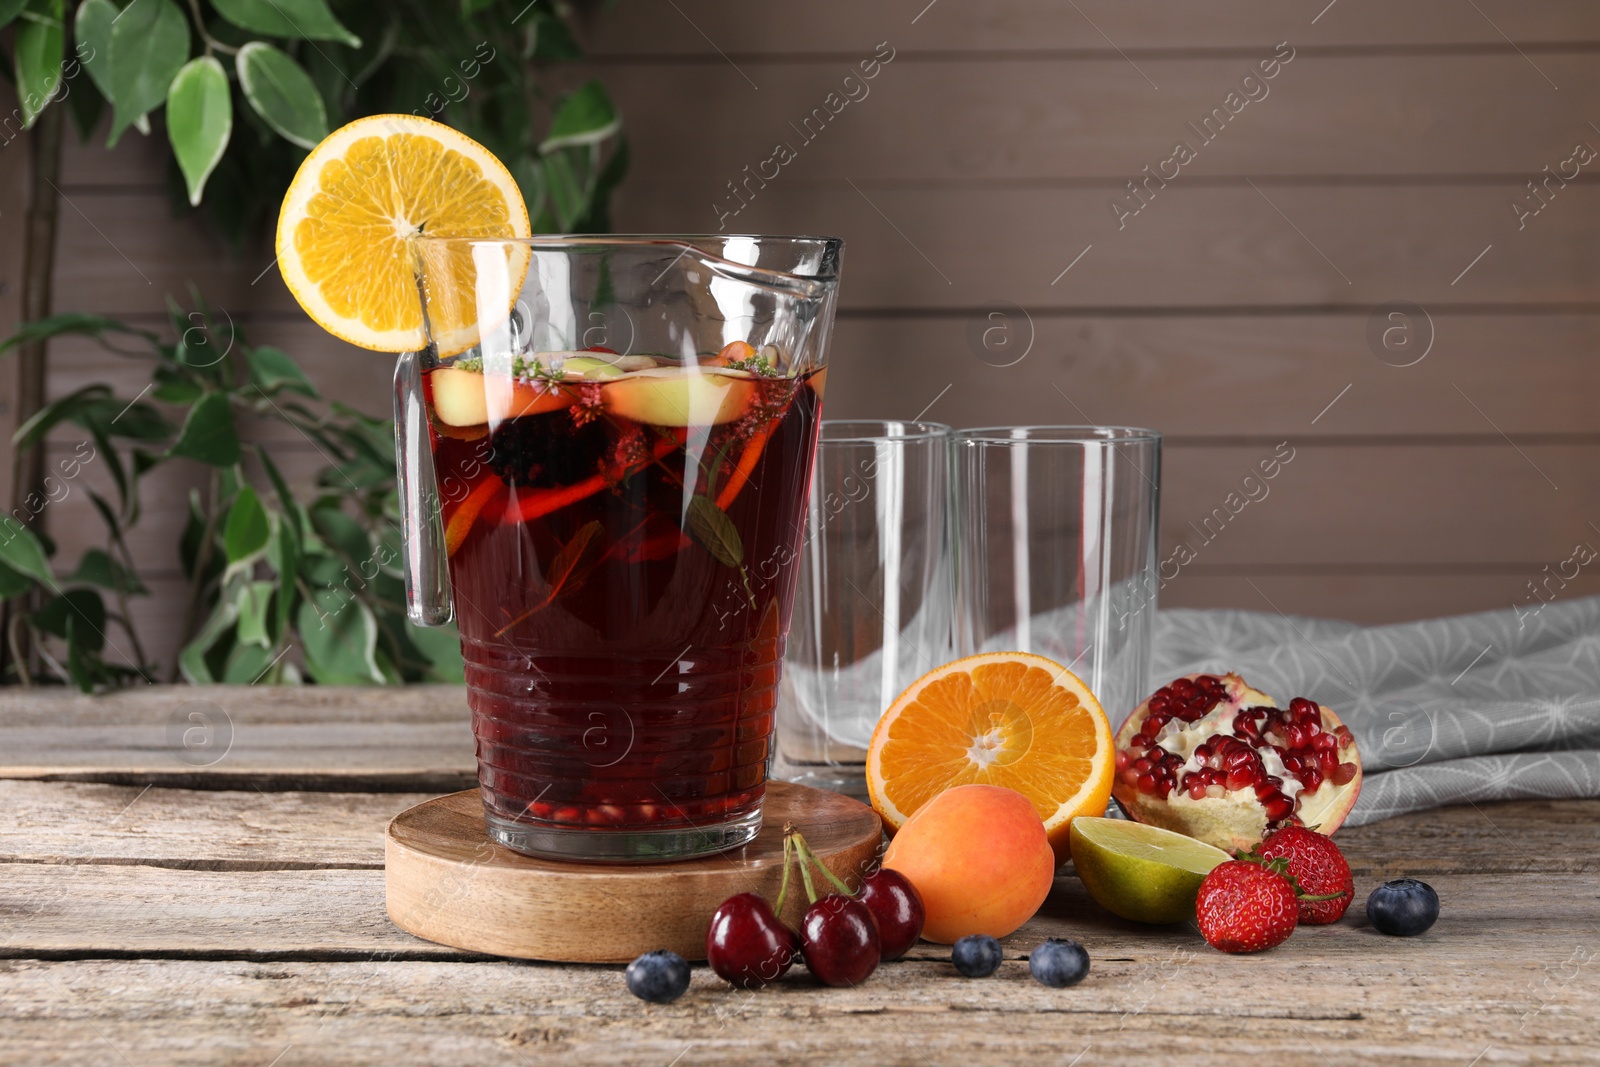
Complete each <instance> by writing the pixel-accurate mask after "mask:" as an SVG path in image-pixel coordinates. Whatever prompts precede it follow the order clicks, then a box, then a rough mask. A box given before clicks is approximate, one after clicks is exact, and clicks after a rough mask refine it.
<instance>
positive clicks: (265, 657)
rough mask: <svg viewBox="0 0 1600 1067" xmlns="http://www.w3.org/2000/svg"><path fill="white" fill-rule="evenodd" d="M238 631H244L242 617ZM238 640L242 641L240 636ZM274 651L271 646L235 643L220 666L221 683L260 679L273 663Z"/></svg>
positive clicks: (248, 682)
mask: <svg viewBox="0 0 1600 1067" xmlns="http://www.w3.org/2000/svg"><path fill="white" fill-rule="evenodd" d="M239 632H240V634H241V635H242V634H243V633H244V619H243V618H242V617H241V618H240V619H239ZM240 641H241V642H242V641H243V637H242V636H241V638H240ZM275 655H276V653H275V652H273V651H272V649H271V648H262V647H261V646H260V645H255V644H248V645H247V644H243V643H240V644H237V645H235V646H234V647H233V651H232V652H229V653H228V661H227V663H226V664H224V666H223V668H222V684H223V685H252V684H254V683H255V682H258V681H260V680H261V677H262V675H264V674H266V673H267V668H268V667H271V666H272V665H273V659H272V658H273V656H275Z"/></svg>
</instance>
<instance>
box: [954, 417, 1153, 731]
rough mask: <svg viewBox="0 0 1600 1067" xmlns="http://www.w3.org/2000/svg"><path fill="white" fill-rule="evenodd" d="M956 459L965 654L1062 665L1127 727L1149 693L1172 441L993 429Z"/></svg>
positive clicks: (1117, 430)
mask: <svg viewBox="0 0 1600 1067" xmlns="http://www.w3.org/2000/svg"><path fill="white" fill-rule="evenodd" d="M953 447H954V450H955V464H954V466H955V489H956V501H957V503H956V509H955V523H956V533H955V544H956V609H955V628H956V648H957V651H958V652H959V653H960V654H961V655H971V654H975V653H978V652H991V651H1000V650H1014V651H1020V652H1032V653H1035V654H1037V655H1040V656H1046V657H1048V658H1050V659H1053V660H1055V661H1056V662H1058V663H1062V664H1064V665H1066V666H1067V667H1068V668H1069V669H1070V670H1072V671H1073V672H1074V673H1075V674H1077V675H1078V676H1079V677H1081V678H1082V679H1083V680H1084V681H1085V682H1086V683H1087V684H1088V686H1089V688H1090V689H1091V690H1092V691H1093V692H1094V694H1095V696H1097V697H1098V698H1099V699H1100V703H1101V705H1102V706H1103V707H1104V708H1105V709H1106V714H1107V715H1108V716H1110V718H1111V721H1112V722H1113V723H1116V722H1117V721H1119V719H1120V717H1121V716H1124V715H1126V714H1127V713H1128V712H1129V711H1131V710H1132V709H1133V708H1134V706H1135V705H1136V704H1137V703H1138V702H1139V701H1140V700H1141V699H1143V698H1144V696H1145V695H1147V692H1148V685H1149V671H1150V654H1151V642H1152V638H1153V635H1154V624H1155V607H1156V589H1157V585H1158V581H1157V576H1156V542H1157V531H1156V520H1157V500H1158V494H1159V488H1158V487H1159V485H1160V482H1161V435H1160V434H1159V433H1156V432H1155V431H1153V430H1140V429H1132V428H1129V427H1114V426H1101V427H1096V426H1018V427H992V428H985V429H974V430H962V431H960V432H959V433H957V434H956V436H955V441H954V446H953Z"/></svg>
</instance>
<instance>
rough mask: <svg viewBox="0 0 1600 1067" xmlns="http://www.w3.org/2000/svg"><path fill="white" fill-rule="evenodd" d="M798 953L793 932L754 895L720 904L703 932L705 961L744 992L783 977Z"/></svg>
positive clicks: (746, 895)
mask: <svg viewBox="0 0 1600 1067" xmlns="http://www.w3.org/2000/svg"><path fill="white" fill-rule="evenodd" d="M799 951H800V943H799V941H798V939H796V937H795V935H794V931H793V930H791V929H789V928H788V927H787V926H785V925H783V923H782V922H781V921H780V920H779V919H778V917H777V915H775V914H773V911H772V908H771V907H770V906H769V905H768V904H767V902H766V901H765V900H763V899H762V898H761V897H759V896H757V895H756V894H755V893H740V894H738V895H737V896H731V897H729V898H728V899H727V900H725V901H723V902H722V906H721V907H719V908H718V909H717V910H716V912H715V913H713V914H712V916H711V929H709V930H707V931H706V962H707V963H709V964H710V965H711V969H712V970H713V971H715V972H716V973H717V977H719V978H721V979H723V980H724V981H727V982H730V983H732V984H733V985H736V986H741V987H743V988H745V989H760V988H761V987H762V986H764V985H766V984H767V983H768V982H775V981H777V980H778V979H779V978H782V977H783V975H784V972H785V971H787V970H788V969H789V967H790V966H791V965H792V964H793V963H794V960H795V956H796V955H797V954H798V953H799Z"/></svg>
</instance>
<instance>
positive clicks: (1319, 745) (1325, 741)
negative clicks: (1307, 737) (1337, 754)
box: [1311, 734, 1339, 752]
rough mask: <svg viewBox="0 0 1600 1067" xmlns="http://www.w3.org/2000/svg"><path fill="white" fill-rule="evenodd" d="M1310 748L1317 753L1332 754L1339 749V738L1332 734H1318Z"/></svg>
mask: <svg viewBox="0 0 1600 1067" xmlns="http://www.w3.org/2000/svg"><path fill="white" fill-rule="evenodd" d="M1311 747H1312V748H1315V749H1316V750H1317V751H1318V752H1332V751H1333V750H1334V749H1336V748H1338V747H1339V738H1338V737H1337V736H1335V735H1334V734H1318V735H1317V737H1316V740H1314V741H1313V742H1312V743H1311Z"/></svg>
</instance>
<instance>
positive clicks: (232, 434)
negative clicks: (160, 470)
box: [167, 393, 243, 467]
mask: <svg viewBox="0 0 1600 1067" xmlns="http://www.w3.org/2000/svg"><path fill="white" fill-rule="evenodd" d="M167 455H169V456H186V457H187V458H189V459H197V460H199V461H200V462H202V463H209V464H211V465H212V466H213V467H231V466H233V465H234V464H235V463H238V462H239V458H240V456H241V455H243V453H242V452H241V451H240V448H239V433H238V431H237V430H235V429H234V425H233V408H232V406H231V405H230V404H229V403H228V397H227V394H225V393H207V394H206V395H205V396H203V397H201V398H200V399H199V400H198V401H196V402H195V405H194V407H192V408H190V409H189V417H188V418H187V419H185V420H184V423H183V430H182V431H181V432H180V433H179V434H178V440H177V443H175V444H174V445H173V446H172V447H171V448H169V449H168V450H167Z"/></svg>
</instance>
